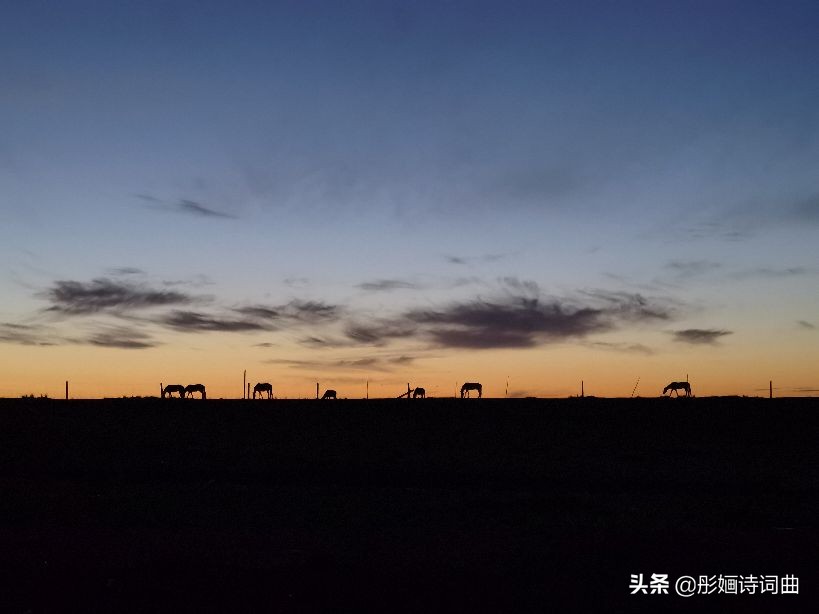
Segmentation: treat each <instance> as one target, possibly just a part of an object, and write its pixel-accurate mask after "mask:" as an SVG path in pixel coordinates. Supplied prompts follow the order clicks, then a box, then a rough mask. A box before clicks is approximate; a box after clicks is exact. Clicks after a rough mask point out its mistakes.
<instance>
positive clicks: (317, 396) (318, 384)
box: [316, 382, 319, 398]
mask: <svg viewBox="0 0 819 614" xmlns="http://www.w3.org/2000/svg"><path fill="white" fill-rule="evenodd" d="M318 385H319V383H318V382H316V398H318Z"/></svg>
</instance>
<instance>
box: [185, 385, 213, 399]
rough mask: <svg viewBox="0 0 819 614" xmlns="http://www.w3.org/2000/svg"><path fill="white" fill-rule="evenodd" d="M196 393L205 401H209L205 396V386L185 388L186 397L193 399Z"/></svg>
mask: <svg viewBox="0 0 819 614" xmlns="http://www.w3.org/2000/svg"><path fill="white" fill-rule="evenodd" d="M194 392H198V393H199V394H201V395H202V398H203V399H207V398H208V397H207V395H206V394H205V386H204V385H202V384H188V385H187V386H185V396H186V397H192V396H193V393H194Z"/></svg>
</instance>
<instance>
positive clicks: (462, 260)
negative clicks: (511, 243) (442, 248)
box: [444, 254, 511, 266]
mask: <svg viewBox="0 0 819 614" xmlns="http://www.w3.org/2000/svg"><path fill="white" fill-rule="evenodd" d="M509 256H511V254H483V255H481V256H456V255H452V254H448V255H445V256H444V260H445V261H446V262H448V263H449V264H458V265H467V266H468V265H475V264H487V263H490V262H499V261H501V260H503V259H505V258H508V257H509Z"/></svg>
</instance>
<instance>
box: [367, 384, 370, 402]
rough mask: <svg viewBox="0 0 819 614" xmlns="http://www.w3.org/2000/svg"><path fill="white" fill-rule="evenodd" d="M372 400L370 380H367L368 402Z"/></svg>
mask: <svg viewBox="0 0 819 614" xmlns="http://www.w3.org/2000/svg"><path fill="white" fill-rule="evenodd" d="M369 398H370V380H367V400H369Z"/></svg>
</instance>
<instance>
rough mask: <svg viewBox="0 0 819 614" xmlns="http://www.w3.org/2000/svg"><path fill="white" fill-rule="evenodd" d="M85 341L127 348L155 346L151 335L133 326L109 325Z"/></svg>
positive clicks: (102, 345)
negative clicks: (109, 326)
mask: <svg viewBox="0 0 819 614" xmlns="http://www.w3.org/2000/svg"><path fill="white" fill-rule="evenodd" d="M85 343H89V344H91V345H96V346H100V347H109V348H121V349H128V350H135V349H136V350H138V349H146V348H152V347H156V346H157V345H158V344H157V343H155V342H154V341H153V340H152V339H151V337H150V336H149V335H148V334H146V333H144V332H142V331H138V330H135V329H133V328H127V327H121V326H117V327H111V328H107V329H104V330H100V331H97V332H96V333H94V334H92V335H91V336H90V337H88V338H87V339H86V340H85Z"/></svg>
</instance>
